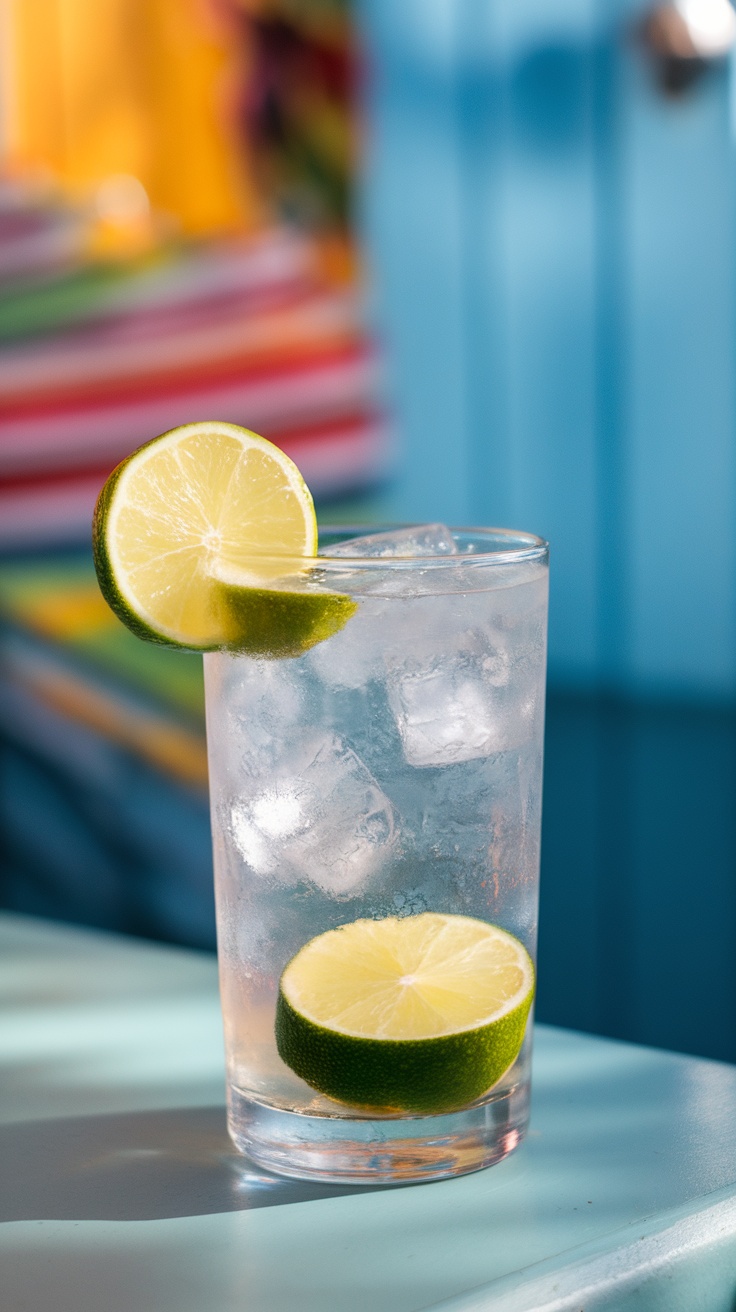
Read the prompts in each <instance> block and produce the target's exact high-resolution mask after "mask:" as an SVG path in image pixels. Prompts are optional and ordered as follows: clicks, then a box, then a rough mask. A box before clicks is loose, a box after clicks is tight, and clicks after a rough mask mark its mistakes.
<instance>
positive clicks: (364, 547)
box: [325, 524, 457, 559]
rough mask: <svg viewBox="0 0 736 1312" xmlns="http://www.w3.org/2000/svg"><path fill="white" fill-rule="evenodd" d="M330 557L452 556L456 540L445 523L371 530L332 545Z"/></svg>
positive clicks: (455, 550)
mask: <svg viewBox="0 0 736 1312" xmlns="http://www.w3.org/2000/svg"><path fill="white" fill-rule="evenodd" d="M325 554H326V555H328V556H353V557H356V556H359V557H361V558H362V557H364V556H380V557H384V558H386V559H389V558H391V557H399V556H453V555H457V546H456V543H455V540H454V538H453V536H452V533H451V532H450V530H449V528H447V527H446V526H445V525H444V524H420V525H413V526H412V527H410V528H398V529H390V530H389V531H388V532H387V533H369V534H366V536H365V537H361V538H350V540H349V541H347V542H340V543H339V544H338V545H337V546H336V547H330V548H329V549H328V550H327V551H326V552H325Z"/></svg>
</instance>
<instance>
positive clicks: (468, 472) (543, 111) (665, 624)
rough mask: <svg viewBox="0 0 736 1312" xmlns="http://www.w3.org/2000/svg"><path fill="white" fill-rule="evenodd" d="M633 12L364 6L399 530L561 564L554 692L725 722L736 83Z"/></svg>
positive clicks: (568, 1) (608, 3) (371, 195)
mask: <svg viewBox="0 0 736 1312" xmlns="http://www.w3.org/2000/svg"><path fill="white" fill-rule="evenodd" d="M644 8H645V6H644V4H643V3H642V0H634V2H633V3H624V0H598V3H596V0H557V3H555V4H554V6H550V5H548V4H547V5H543V4H541V3H540V2H539V0H513V3H512V0H498V3H495V4H493V5H491V4H490V3H489V2H488V0H458V3H457V4H455V5H450V4H449V2H447V0H435V3H433V4H432V5H431V6H429V7H428V8H422V9H419V7H418V6H416V5H413V6H410V7H409V8H408V9H407V8H404V7H402V6H400V7H395V6H392V5H390V4H389V0H363V5H362V12H363V22H364V27H365V33H366V41H367V44H368V48H369V50H370V52H371V63H372V66H373V67H374V68H375V70H376V77H375V81H374V83H373V88H372V92H371V98H370V101H369V106H368V139H369V143H370V146H369V153H368V167H367V170H366V179H365V204H364V221H365V232H366V242H367V246H368V248H369V250H370V252H371V260H372V267H373V272H374V276H375V278H376V282H377V286H378V307H379V308H378V322H379V325H380V326H381V327H382V330H383V333H384V336H385V340H386V343H387V347H388V354H389V359H390V361H391V364H392V376H393V379H394V399H395V402H396V408H397V413H398V417H399V421H400V427H401V435H402V450H403V470H404V475H403V479H402V481H401V482H400V484H399V486H398V488H397V492H396V498H395V504H396V513H397V514H398V516H399V517H409V518H426V519H433V518H437V517H438V516H439V517H444V518H446V519H450V520H452V519H454V520H456V521H468V520H482V521H484V522H489V521H490V522H502V523H506V524H509V525H512V526H514V527H524V528H529V529H532V530H535V531H537V532H540V533H542V534H544V535H545V536H548V537H549V538H550V540H551V543H552V549H553V552H552V604H551V617H550V671H551V674H552V677H553V679H554V680H555V681H557V682H558V683H567V684H571V683H572V684H576V685H596V684H597V685H600V686H604V687H609V688H614V689H616V688H618V689H619V690H623V691H626V690H629V691H635V692H636V693H637V694H638V695H640V694H642V693H643V694H647V695H648V694H651V695H656V696H661V695H662V694H665V695H667V696H671V695H679V696H687V697H693V696H695V697H701V698H708V699H711V700H712V699H717V700H732V699H733V698H734V697H735V696H736V527H735V525H736V513H735V512H736V455H735V454H734V441H733V432H734V419H735V416H734V367H733V356H734V346H735V345H736V340H735V338H736V334H735V332H734V327H735V325H734V314H733V291H734V278H733V256H732V246H733V235H732V234H733V229H734V204H733V131H732V127H731V124H730V121H729V120H730V116H732V111H731V109H730V101H731V100H733V94H732V90H731V80H732V73H731V71H730V70H729V69H728V68H727V67H726V66H725V65H721V66H720V67H717V68H715V69H713V70H711V71H709V72H708V73H707V75H706V76H705V77H704V78H703V79H702V80H701V81H700V82H699V83H698V84H697V85H696V86H694V87H693V88H692V89H691V90H690V92H689V93H688V94H687V95H685V96H683V97H681V98H680V99H679V100H678V99H673V98H667V97H665V96H664V95H663V94H662V92H661V91H659V90H658V89H657V88H656V86H655V79H654V72H653V67H652V65H651V62H650V61H649V60H648V58H647V56H645V54H644V53H643V51H642V50H641V48H640V47H639V46H637V43H636V40H635V39H634V33H635V23H636V20H637V19H638V18H640V16H641V13H642V12H643V10H644Z"/></svg>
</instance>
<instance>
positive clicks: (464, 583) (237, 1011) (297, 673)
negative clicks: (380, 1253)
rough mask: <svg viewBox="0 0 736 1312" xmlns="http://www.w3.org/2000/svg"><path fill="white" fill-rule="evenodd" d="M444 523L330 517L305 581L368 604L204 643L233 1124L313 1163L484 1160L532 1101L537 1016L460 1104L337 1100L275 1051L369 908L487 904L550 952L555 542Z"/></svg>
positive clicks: (377, 915)
mask: <svg viewBox="0 0 736 1312" xmlns="http://www.w3.org/2000/svg"><path fill="white" fill-rule="evenodd" d="M379 533H380V534H381V536H380V537H375V536H374V535H376V534H379ZM422 533H423V530H417V531H416V532H414V531H413V530H411V529H409V530H407V529H403V530H397V531H396V532H395V533H393V535H392V531H388V532H387V530H385V529H382V530H379V529H375V530H368V529H362V530H359V529H350V530H348V529H341V530H330V531H323V532H322V533H321V535H320V544H321V545H320V555H319V557H318V558H317V559H316V560H315V562H314V568H313V569H312V571H311V572H310V574H309V576H308V577H307V578H306V580H304V581H303V583H301V584H299V586H304V587H305V588H308V589H309V588H312V589H315V588H316V589H317V590H318V591H324V592H328V593H331V594H335V593H336V594H339V595H340V596H341V597H343V598H344V597H350V598H352V599H353V601H354V602H355V603H356V605H355V609H354V613H352V614H351V615H350V617H349V618H348V619H347V622H345V623H344V624H343V626H342V627H341V628H339V629H338V631H336V632H334V633H333V634H332V635H331V636H329V637H326V638H324V640H322V641H319V642H317V643H316V644H315V645H313V646H311V647H310V648H309V649H308V650H305V651H304V652H303V653H302V654H300V655H293V656H282V657H281V658H280V659H279V658H272V659H265V658H262V657H253V656H249V655H245V654H242V653H229V652H222V651H220V652H213V653H211V654H207V655H206V656H205V660H204V664H205V686H206V703H207V737H208V751H209V768H210V794H211V812H212V830H213V845H214V862H215V886H216V900H217V924H218V955H219V968H220V986H221V998H222V1012H223V1019H224V1029H225V1042H226V1054H227V1088H228V1111H229V1128H230V1133H231V1136H232V1139H233V1140H234V1142H235V1144H236V1145H237V1147H238V1148H239V1149H241V1150H242V1151H243V1152H244V1153H246V1154H247V1155H248V1156H249V1157H250V1158H251V1160H253V1161H255V1162H257V1163H259V1164H260V1165H261V1166H263V1167H266V1168H268V1169H270V1170H272V1171H276V1172H280V1173H284V1174H288V1175H291V1176H295V1177H301V1178H313V1179H321V1180H326V1181H351V1182H354V1183H357V1182H364V1183H367V1184H368V1183H376V1182H379V1181H398V1180H424V1179H431V1178H437V1177H441V1176H449V1175H457V1174H462V1173H464V1172H466V1171H472V1170H476V1169H478V1168H480V1167H483V1166H487V1165H489V1164H490V1163H492V1162H495V1161H498V1160H499V1159H500V1158H502V1157H504V1156H505V1155H506V1154H507V1153H508V1152H510V1151H511V1150H512V1149H513V1148H514V1147H515V1146H516V1145H517V1144H518V1143H519V1142H520V1140H521V1138H522V1137H523V1135H524V1131H525V1128H526V1125H527V1121H528V1116H529V1093H530V1064H531V1046H532V1026H531V1015H530V1018H529V1022H528V1024H527V1028H526V1032H525V1037H524V1040H523V1043H522V1046H521V1050H520V1052H519V1054H518V1056H517V1057H516V1060H514V1061H513V1064H512V1065H511V1067H510V1069H508V1070H506V1072H505V1073H504V1074H503V1075H502V1076H501V1078H500V1079H498V1081H497V1082H496V1083H495V1084H494V1085H493V1087H492V1088H490V1089H488V1090H487V1091H485V1092H484V1093H483V1094H482V1096H481V1097H479V1098H476V1099H475V1101H473V1102H472V1103H471V1104H470V1105H468V1106H461V1107H459V1108H457V1109H455V1110H452V1111H449V1112H442V1113H441V1114H431V1113H430V1114H416V1113H411V1114H408V1113H403V1112H401V1111H398V1112H397V1111H396V1110H392V1109H387V1110H385V1111H383V1110H381V1109H376V1108H372V1107H369V1108H365V1107H360V1106H352V1105H350V1104H347V1103H343V1102H340V1101H337V1100H336V1099H333V1098H329V1097H326V1096H324V1094H322V1093H319V1092H317V1091H316V1090H315V1089H314V1088H312V1087H310V1086H309V1085H308V1084H307V1083H305V1082H304V1081H303V1080H302V1079H301V1078H299V1076H297V1075H296V1074H295V1073H294V1072H293V1071H292V1070H291V1069H290V1068H289V1066H287V1065H286V1064H285V1062H284V1061H283V1060H282V1059H281V1057H280V1056H279V1053H278V1050H277V1044H276V1039H275V1033H274V1026H275V1013H276V1005H277V996H278V991H279V981H280V977H281V975H282V972H283V970H284V968H285V967H286V965H287V963H288V962H289V961H290V960H291V959H292V958H293V957H294V955H295V954H296V953H297V952H298V951H299V950H300V949H301V948H302V947H303V946H304V945H305V944H306V943H308V942H310V941H311V940H312V939H314V938H315V937H316V936H317V935H321V934H323V933H325V932H326V931H328V930H332V929H335V928H337V927H338V926H342V925H347V924H349V923H351V922H353V921H355V920H359V919H363V920H365V919H377V920H380V919H382V918H384V917H405V916H415V915H418V914H421V913H423V912H427V911H430V912H440V913H445V914H447V913H449V914H451V915H462V916H469V917H474V918H476V919H478V920H481V921H485V922H488V923H490V924H492V925H497V926H500V927H501V928H502V929H504V930H506V931H508V932H510V933H511V934H512V935H514V936H515V938H517V939H518V940H520V941H521V943H523V945H524V947H525V948H526V949H527V951H528V953H529V954H530V956H531V958H532V960H534V959H535V951H536V934H537V904H538V878H539V848H540V824H541V799H542V745H543V725H544V691H545V662H546V628H547V582H548V551H547V545H546V543H545V542H543V541H542V540H541V539H540V538H537V537H534V536H532V535H531V534H527V533H519V532H511V531H507V530H498V529H459V530H453V531H452V536H451V537H449V534H448V532H447V531H445V532H444V534H443V533H442V532H440V534H439V539H438V541H437V542H433V541H430V540H429V538H428V537H427V535H426V534H425V536H424V537H423V536H422ZM429 536H430V537H431V534H430V535H429ZM355 539H357V542H356V545H355V546H354V547H353V546H351V545H350V542H351V540H355ZM417 551H421V552H423V553H424V554H417ZM351 553H352V554H351ZM285 623H286V624H287V625H288V612H287V619H286V620H285Z"/></svg>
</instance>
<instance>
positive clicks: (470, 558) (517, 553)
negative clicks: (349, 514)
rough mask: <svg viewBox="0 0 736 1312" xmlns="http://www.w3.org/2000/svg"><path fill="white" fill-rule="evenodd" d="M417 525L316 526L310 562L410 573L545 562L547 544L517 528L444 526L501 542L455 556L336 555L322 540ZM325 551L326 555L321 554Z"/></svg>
mask: <svg viewBox="0 0 736 1312" xmlns="http://www.w3.org/2000/svg"><path fill="white" fill-rule="evenodd" d="M426 526H427V525H426V521H425V523H419V522H415V523H413V522H411V521H406V522H400V521H396V522H389V523H373V524H320V526H319V555H317V556H315V557H312V562H313V563H314V564H318V565H319V566H320V567H322V566H324V567H327V568H330V567H332V568H334V569H339V570H343V571H344V570H345V569H350V570H363V569H365V570H386V569H390V570H400V569H404V570H413V569H420V568H421V569H447V570H451V569H453V568H455V569H457V568H459V567H463V568H467V567H468V566H482V565H486V566H488V565H490V566H501V565H515V564H526V563H529V562H533V561H539V562H540V563H543V562H546V561H547V559H548V557H549V543H548V542H547V541H546V540H545V539H544V538H542V537H538V536H537V534H535V533H526V532H524V531H521V530H518V529H508V528H492V527H478V526H456V525H448V526H447V527H448V528H449V529H450V532H451V533H452V534H453V535H454V534H460V535H463V536H466V537H468V538H471V539H477V540H479V541H481V542H483V541H486V542H488V543H492V542H496V543H499V544H501V543H504V545H499V546H497V548H496V550H493V549H489V550H476V551H473V550H471V551H459V552H457V554H450V553H447V554H446V555H436V554H435V555H429V556H416V555H411V556H348V555H344V554H343V553H341V554H340V555H339V556H331V555H330V554H329V542H324V537H328V538H329V537H332V538H333V540H334V539H336V538H338V537H339V540H340V541H342V542H346V541H348V540H349V539H351V538H354V537H356V538H357V537H369V536H372V535H373V534H376V533H390V532H392V531H399V530H402V529H412V528H416V529H421V528H426ZM323 551H326V554H322V553H323Z"/></svg>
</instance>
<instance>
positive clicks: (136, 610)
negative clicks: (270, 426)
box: [93, 422, 352, 656]
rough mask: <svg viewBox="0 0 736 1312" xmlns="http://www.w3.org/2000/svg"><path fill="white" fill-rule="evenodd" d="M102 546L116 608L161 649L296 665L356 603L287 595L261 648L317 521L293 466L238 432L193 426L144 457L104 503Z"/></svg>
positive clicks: (105, 588)
mask: <svg viewBox="0 0 736 1312" xmlns="http://www.w3.org/2000/svg"><path fill="white" fill-rule="evenodd" d="M93 544H94V556H95V565H96V568H97V576H98V579H99V582H100V587H101V589H102V592H103V594H104V596H105V598H106V599H107V601H108V602H109V604H110V606H111V607H112V609H113V610H114V611H115V612H116V614H117V615H118V616H119V617H120V619H122V620H123V622H124V623H125V624H127V626H128V627H129V628H130V629H132V630H133V631H134V632H135V633H137V634H138V635H139V636H140V637H142V638H147V639H148V640H149V641H152V642H159V643H167V644H170V645H173V646H177V647H188V648H194V649H198V650H202V651H207V650H212V649H213V648H218V647H237V648H238V649H241V650H250V651H252V652H253V653H254V654H265V655H271V656H280V655H292V654H295V653H297V652H299V651H302V650H306V649H307V646H309V645H313V642H317V641H321V640H322V637H326V636H329V634H330V633H332V632H335V630H336V628H339V627H341V625H342V624H343V623H344V622H345V620H346V619H347V618H348V615H349V614H350V613H352V609H351V607H352V603H349V605H348V606H346V604H345V603H346V602H349V599H348V598H336V597H335V595H334V594H330V593H317V592H311V593H308V594H305V595H306V596H308V597H309V600H308V601H307V602H306V603H305V602H304V601H301V600H300V599H299V598H300V597H301V594H300V593H298V592H297V590H296V589H294V590H293V592H284V591H283V590H282V592H281V593H280V596H279V601H278V603H277V606H276V609H275V610H272V613H271V618H270V619H268V618H267V619H266V621H265V626H264V623H262V624H261V628H262V629H263V630H264V632H263V634H262V635H261V637H260V638H259V636H258V633H257V631H255V630H257V627H258V626H257V620H258V617H259V614H260V613H261V612H263V611H264V610H266V611H267V610H268V605H267V597H268V595H269V590H270V588H271V586H272V585H273V584H274V583H275V582H276V581H277V580H281V581H283V580H284V578H285V577H286V579H287V580H288V578H289V577H291V579H292V580H294V579H295V578H297V579H298V577H299V574H300V571H302V570H303V569H304V566H302V565H301V563H300V562H301V561H302V560H306V561H308V560H309V559H310V558H313V557H314V556H315V553H316V551H317V521H316V518H315V514H314V505H313V502H312V497H311V494H310V492H309V489H308V487H307V485H306V483H305V482H304V479H303V478H302V476H301V474H300V473H299V470H298V469H297V467H296V465H295V464H294V463H293V461H291V460H290V459H289V458H288V456H286V455H284V453H283V451H281V450H279V448H278V447H276V446H274V445H273V444H272V443H271V442H268V441H266V439H265V438H263V437H259V436H258V435H257V434H256V433H251V432H250V431H249V430H248V429H245V428H240V427H238V426H237V425H236V424H225V423H216V422H202V423H194V424H185V425H184V426H183V427H181V428H174V429H172V430H171V432H169V433H164V434H162V436H161V437H157V438H154V440H153V441H152V442H148V443H147V444H146V445H145V446H142V447H140V448H139V449H138V450H137V451H135V452H133V454H132V455H131V456H129V457H128V458H127V460H124V461H123V462H122V464H120V465H118V467H117V469H115V470H114V471H113V473H112V474H111V475H110V477H109V479H108V480H107V482H106V484H105V486H104V488H103V489H102V492H101V493H100V497H99V500H98V502H97V506H96V509H95V516H94V524H93ZM223 578H225V579H229V582H228V583H227V584H226V585H223V582H222V579H223ZM282 589H283V582H282ZM244 593H246V594H247V597H244ZM285 598H286V600H285ZM305 615H307V620H306V621H305ZM338 621H339V622H338ZM254 625H255V630H254V628H253V626H254ZM249 626H250V633H249ZM310 634H313V635H314V636H313V637H312V640H311V641H310ZM295 635H296V636H295ZM264 644H265V649H264Z"/></svg>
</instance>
